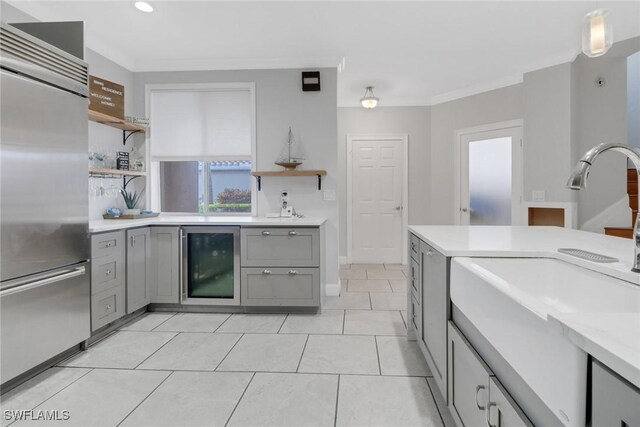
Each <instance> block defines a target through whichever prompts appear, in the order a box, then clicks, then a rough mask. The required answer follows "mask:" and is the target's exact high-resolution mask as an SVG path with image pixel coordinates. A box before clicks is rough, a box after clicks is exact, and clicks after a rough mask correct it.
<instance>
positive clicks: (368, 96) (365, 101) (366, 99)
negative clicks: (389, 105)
mask: <svg viewBox="0 0 640 427" xmlns="http://www.w3.org/2000/svg"><path fill="white" fill-rule="evenodd" d="M379 100H380V99H379V98H376V97H375V96H373V86H367V89H366V90H365V92H364V96H363V97H362V98H360V103H361V104H362V106H363V107H364V108H369V109H371V108H376V105H378V101H379Z"/></svg>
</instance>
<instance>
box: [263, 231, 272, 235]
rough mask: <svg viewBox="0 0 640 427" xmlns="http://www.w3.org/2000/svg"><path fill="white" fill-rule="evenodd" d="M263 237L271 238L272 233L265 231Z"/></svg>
mask: <svg viewBox="0 0 640 427" xmlns="http://www.w3.org/2000/svg"><path fill="white" fill-rule="evenodd" d="M262 235H263V236H271V232H270V231H263V232H262Z"/></svg>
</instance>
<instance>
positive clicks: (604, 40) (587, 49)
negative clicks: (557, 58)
mask: <svg viewBox="0 0 640 427" xmlns="http://www.w3.org/2000/svg"><path fill="white" fill-rule="evenodd" d="M612 44H613V31H612V29H611V17H610V16H609V11H608V10H607V9H596V10H594V11H592V12H589V13H587V14H586V15H585V16H584V23H583V26H582V51H583V52H584V54H585V55H587V56H588V57H590V58H595V57H597V56H602V55H604V54H605V53H607V51H608V50H609V48H610V47H611V45H612Z"/></svg>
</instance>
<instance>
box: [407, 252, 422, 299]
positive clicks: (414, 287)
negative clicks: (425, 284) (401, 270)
mask: <svg viewBox="0 0 640 427" xmlns="http://www.w3.org/2000/svg"><path fill="white" fill-rule="evenodd" d="M407 282H408V285H409V288H410V289H411V294H412V295H413V296H414V298H415V299H417V300H418V301H421V300H422V297H421V292H420V290H421V288H422V286H420V264H419V263H418V261H416V260H414V259H413V258H411V259H410V260H409V278H408V279H407Z"/></svg>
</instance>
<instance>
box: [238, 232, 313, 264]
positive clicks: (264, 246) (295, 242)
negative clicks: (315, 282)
mask: <svg viewBox="0 0 640 427" xmlns="http://www.w3.org/2000/svg"><path fill="white" fill-rule="evenodd" d="M240 237H241V242H240V264H241V265H242V267H318V266H320V232H319V230H318V228H300V227H296V228H285V227H282V228H261V227H256V228H253V227H252V228H245V227H243V228H242V229H241V230H240Z"/></svg>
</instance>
